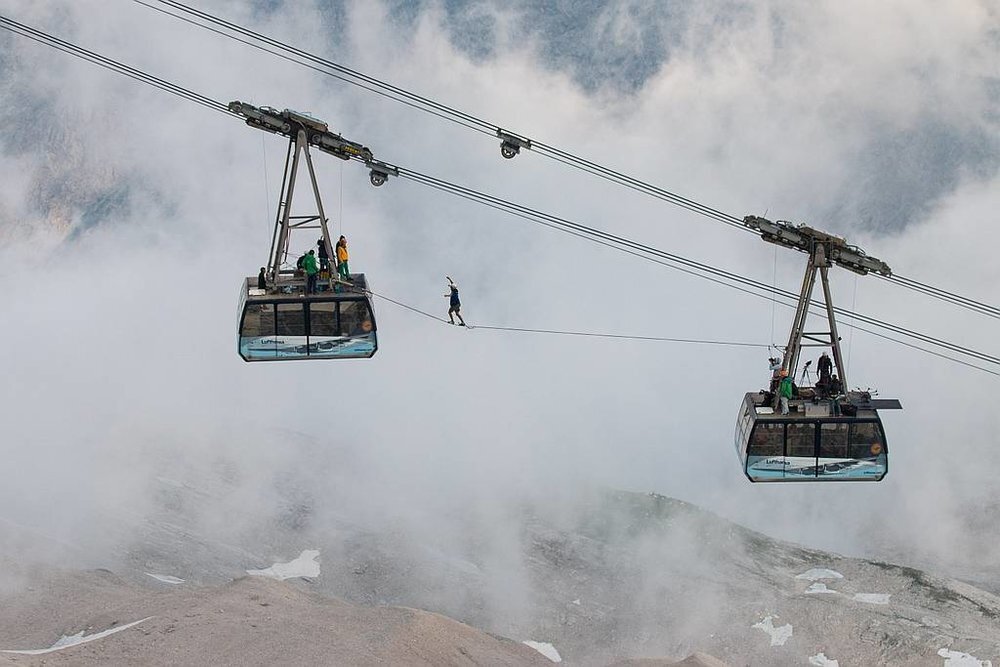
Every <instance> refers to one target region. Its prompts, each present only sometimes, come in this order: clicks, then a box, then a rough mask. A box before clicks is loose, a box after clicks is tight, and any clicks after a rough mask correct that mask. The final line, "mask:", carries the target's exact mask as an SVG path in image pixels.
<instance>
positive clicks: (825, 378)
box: [816, 352, 833, 384]
mask: <svg viewBox="0 0 1000 667" xmlns="http://www.w3.org/2000/svg"><path fill="white" fill-rule="evenodd" d="M816 366H817V368H819V381H820V382H822V383H823V384H829V383H830V376H831V375H832V374H833V362H832V361H830V356H829V355H828V354H827V353H826V352H824V353H823V354H821V355H820V356H819V363H817V364H816Z"/></svg>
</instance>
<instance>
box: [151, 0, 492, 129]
mask: <svg viewBox="0 0 1000 667" xmlns="http://www.w3.org/2000/svg"><path fill="white" fill-rule="evenodd" d="M132 1H133V2H135V3H137V4H139V5H142V6H143V7H147V8H149V9H152V10H153V11H156V12H160V13H161V14H164V15H166V16H170V17H172V18H175V19H178V20H180V21H184V22H185V23H189V24H191V25H194V26H197V27H199V28H202V29H204V30H208V31H210V32H213V33H215V34H217V35H221V36H223V37H226V38H229V39H233V40H235V41H237V42H240V43H241V44H245V45H246V46H249V47H251V48H255V49H257V50H259V51H263V52H265V53H269V54H271V55H274V56H277V57H279V58H282V59H283V60H286V61H288V62H292V63H295V64H297V65H302V66H303V67H307V68H309V69H311V70H313V71H316V72H319V73H320V74H326V75H328V76H332V77H334V78H336V79H339V80H341V81H343V82H344V83H349V84H351V85H356V86H358V87H360V88H363V89H364V90H367V91H369V92H371V93H375V94H376V95H381V96H382V97H386V98H389V99H392V100H395V101H397V102H402V103H403V104H406V105H408V106H410V107H412V108H414V109H419V110H421V111H425V112H427V113H430V114H433V115H435V116H437V117H439V118H441V119H444V120H449V121H452V122H456V123H458V124H459V125H462V126H464V127H467V128H469V129H472V130H476V131H478V132H482V133H484V134H488V135H490V136H496V127H495V126H493V125H490V124H488V123H486V122H485V121H482V120H480V119H478V118H476V117H474V116H471V115H469V114H466V113H464V112H462V111H459V110H458V109H454V108H452V107H449V106H447V105H444V104H441V103H439V102H435V101H434V100H432V99H430V98H427V97H423V96H421V95H417V94H416V93H411V92H409V91H408V90H405V89H403V88H399V87H398V86H394V85H392V84H390V83H387V82H385V81H380V80H379V79H376V78H374V77H371V76H368V75H367V74H363V73H362V72H358V71H356V70H352V69H350V68H349V67H345V66H343V65H340V64H338V63H335V62H333V61H332V60H327V59H325V58H321V57H319V56H317V55H314V54H312V53H309V52H308V51H303V50H302V49H299V48H297V47H295V46H292V45H291V44H287V43H285V42H282V41H280V40H277V39H273V38H271V37H268V36H267V35H264V34H262V33H259V32H256V31H254V30H250V29H249V28H244V27H243V26H241V25H239V24H237V23H233V22H232V21H227V20H225V19H222V18H219V17H217V16H214V15H212V14H209V13H208V12H204V11H201V10H199V9H195V8H194V7H190V6H188V5H185V4H183V3H181V2H174V1H173V0H155V1H156V2H159V3H160V4H163V5H166V6H168V7H171V8H172V9H174V10H176V11H180V12H184V13H186V14H189V15H192V16H196V17H198V18H199V19H201V20H202V21H207V22H209V23H211V24H214V25H216V26H220V27H221V28H223V29H218V28H213V27H211V26H210V25H205V24H204V23H199V22H198V21H196V20H192V19H189V18H186V17H184V16H181V15H179V14H175V13H173V12H169V11H166V10H164V9H161V8H159V7H155V6H153V5H152V4H150V3H149V2H146V1H145V0H132ZM225 30H230V31H232V32H235V33H237V34H238V35H243V36H244V37H248V38H250V39H255V40H258V41H260V42H262V43H264V44H266V45H268V46H270V47H272V48H271V49H269V48H265V47H263V46H260V45H259V44H255V43H253V42H251V41H249V40H247V39H242V38H240V37H237V36H236V35H233V34H230V33H228V32H225ZM272 49H279V50H280V51H285V52H287V53H291V54H294V55H296V56H298V57H299V58H303V59H305V60H306V61H308V62H303V61H302V60H297V59H296V58H293V57H291V56H288V55H285V54H283V53H280V52H279V51H275V50H272ZM310 63H312V64H310ZM330 70H333V71H330Z"/></svg>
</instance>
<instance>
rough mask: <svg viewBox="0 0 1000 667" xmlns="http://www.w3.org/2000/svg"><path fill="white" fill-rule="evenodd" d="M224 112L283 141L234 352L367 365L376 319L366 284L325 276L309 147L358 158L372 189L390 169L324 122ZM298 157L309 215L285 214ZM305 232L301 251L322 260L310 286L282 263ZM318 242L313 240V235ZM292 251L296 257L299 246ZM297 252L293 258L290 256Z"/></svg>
mask: <svg viewBox="0 0 1000 667" xmlns="http://www.w3.org/2000/svg"><path fill="white" fill-rule="evenodd" d="M229 110H230V111H232V112H233V113H235V114H238V115H240V116H243V117H244V118H246V122H247V125H250V126H251V127H256V128H258V129H262V130H265V131H267V132H272V133H274V134H280V135H283V136H286V137H288V138H289V143H288V154H287V157H286V158H285V172H284V179H283V181H282V184H281V196H280V198H279V202H280V204H279V206H278V214H277V219H276V220H275V226H274V236H273V238H272V241H271V251H270V254H269V256H268V265H267V267H264V268H263V269H262V270H263V275H262V276H251V277H248V278H246V279H245V280H244V281H243V286H242V290H241V292H240V316H239V317H240V319H239V323H238V325H237V334H238V339H237V340H238V342H237V352H238V353H239V355H240V356H241V357H242V358H243V359H244V360H245V361H286V360H292V359H367V358H369V357H371V356H372V355H374V354H375V352H376V351H377V350H378V337H377V333H376V326H375V312H374V310H373V309H372V303H371V298H370V292H369V288H368V281H367V280H366V279H365V275H364V274H363V273H353V274H350V275H349V276H344V278H346V279H344V280H341V279H338V278H336V277H334V276H332V275H331V271H332V270H333V267H332V265H331V264H330V262H329V260H327V259H326V258H333V257H335V255H334V251H335V248H334V246H333V244H332V243H331V240H330V232H329V229H328V227H327V219H326V215H325V214H324V212H323V201H322V198H321V197H320V192H319V185H318V184H317V182H316V173H315V170H314V169H313V163H312V156H311V154H310V150H309V147H310V146H314V147H316V148H317V149H319V150H320V151H322V152H324V153H329V154H330V155H334V156H336V157H338V158H340V159H342V160H349V159H357V160H361V161H363V162H364V163H365V164H366V165H368V166H369V167H371V169H372V172H371V182H372V184H373V185H381V184H382V183H384V182H385V180H386V178H387V177H388V176H389V175H390V174H395V173H398V172H396V170H395V168H394V167H392V166H391V165H385V164H383V163H381V162H377V161H375V160H374V159H373V157H372V153H371V151H370V150H368V149H367V148H366V147H364V146H362V145H361V144H358V143H355V142H353V141H348V140H346V139H344V138H343V137H341V136H340V135H339V134H335V133H333V132H330V130H329V127H328V126H327V124H326V123H325V122H323V121H322V120H319V119H318V118H314V117H313V116H311V115H309V114H305V113H301V112H298V111H292V110H290V109H285V110H284V111H278V110H277V109H274V108H271V107H255V106H253V105H252V104H247V103H245V102H239V101H236V102H231V103H230V104H229ZM302 157H304V158H305V164H306V166H307V167H308V173H309V179H310V182H311V184H312V192H313V196H314V197H315V202H316V213H315V214H311V215H292V214H291V210H292V195H293V194H294V193H295V184H296V175H297V174H298V170H299V166H300V164H301V162H300V159H301V158H302ZM303 230H312V231H311V232H310V235H309V236H307V237H306V238H307V245H306V249H307V250H308V249H312V250H313V251H314V252H315V251H316V250H319V251H320V252H319V253H318V255H320V256H324V259H319V257H318V256H317V258H316V261H317V262H318V263H319V268H320V271H319V273H318V275H317V276H316V277H315V278H314V279H313V280H312V281H309V280H307V279H306V276H305V275H304V271H303V270H302V268H301V267H299V266H297V267H296V268H292V267H291V266H290V265H289V263H288V258H289V250H290V248H291V236H292V232H295V231H303ZM317 233H318V234H319V237H320V238H319V240H318V241H315V240H314V239H316V234H317ZM297 250H301V247H299V248H298V249H297ZM297 254H298V253H297V252H295V253H292V256H295V255H297Z"/></svg>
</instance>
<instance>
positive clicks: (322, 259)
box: [316, 239, 330, 271]
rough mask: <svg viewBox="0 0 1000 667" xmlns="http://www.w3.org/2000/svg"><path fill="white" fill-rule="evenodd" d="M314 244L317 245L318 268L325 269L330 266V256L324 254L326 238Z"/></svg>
mask: <svg viewBox="0 0 1000 667" xmlns="http://www.w3.org/2000/svg"><path fill="white" fill-rule="evenodd" d="M316 245H317V246H319V270H320V271H326V270H327V269H328V268H330V256H329V255H328V254H326V239H320V240H319V241H316Z"/></svg>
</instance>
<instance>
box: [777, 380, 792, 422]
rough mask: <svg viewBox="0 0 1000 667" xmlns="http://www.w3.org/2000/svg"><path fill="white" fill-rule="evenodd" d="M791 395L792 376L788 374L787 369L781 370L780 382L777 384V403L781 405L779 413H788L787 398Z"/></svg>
mask: <svg viewBox="0 0 1000 667" xmlns="http://www.w3.org/2000/svg"><path fill="white" fill-rule="evenodd" d="M791 397H792V378H791V377H789V376H788V371H785V370H783V371H781V382H780V383H779V384H778V403H779V404H780V405H781V414H783V415H787V414H788V399H790V398H791Z"/></svg>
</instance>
